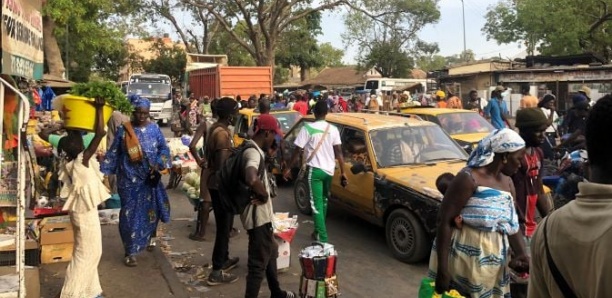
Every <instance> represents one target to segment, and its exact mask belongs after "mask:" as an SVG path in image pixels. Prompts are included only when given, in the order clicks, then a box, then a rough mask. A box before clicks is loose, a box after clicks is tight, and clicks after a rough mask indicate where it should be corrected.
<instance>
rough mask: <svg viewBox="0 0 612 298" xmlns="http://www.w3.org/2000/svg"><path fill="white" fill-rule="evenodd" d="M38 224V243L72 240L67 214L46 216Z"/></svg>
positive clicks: (69, 241) (57, 242)
mask: <svg viewBox="0 0 612 298" xmlns="http://www.w3.org/2000/svg"><path fill="white" fill-rule="evenodd" d="M40 226H41V228H40V245H49V244H60V243H72V242H74V231H73V230H72V223H70V217H69V216H54V217H47V218H45V219H43V220H42V221H41V222H40Z"/></svg>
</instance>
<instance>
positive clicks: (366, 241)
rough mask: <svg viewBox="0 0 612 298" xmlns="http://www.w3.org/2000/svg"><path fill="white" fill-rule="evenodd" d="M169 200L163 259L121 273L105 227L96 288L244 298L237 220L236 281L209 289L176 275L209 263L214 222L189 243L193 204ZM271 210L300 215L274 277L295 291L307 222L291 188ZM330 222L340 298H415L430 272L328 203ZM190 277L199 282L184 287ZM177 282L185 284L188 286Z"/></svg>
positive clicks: (50, 268) (158, 295)
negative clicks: (284, 265)
mask: <svg viewBox="0 0 612 298" xmlns="http://www.w3.org/2000/svg"><path fill="white" fill-rule="evenodd" d="M162 131H164V134H165V135H166V137H171V133H170V131H169V129H168V128H166V127H164V128H162ZM166 179H167V176H166ZM168 195H169V196H170V203H171V206H172V221H171V222H170V223H169V224H165V225H163V226H162V230H163V231H164V236H162V237H161V238H162V239H168V240H162V241H164V242H167V244H168V245H169V249H168V251H167V252H166V254H165V255H164V254H162V253H161V251H162V250H165V249H164V248H161V249H160V248H159V247H158V248H156V250H155V251H154V252H152V253H146V252H145V253H143V255H142V257H141V258H140V259H139V266H138V267H134V268H126V267H125V266H124V265H123V263H122V262H121V258H120V256H121V253H122V244H121V240H120V238H119V236H118V231H117V225H104V226H103V227H102V232H103V241H102V243H103V254H102V260H101V261H100V268H99V271H100V282H101V283H102V284H104V285H108V286H106V287H105V288H104V294H105V297H107V298H122V297H155V298H166V297H202V298H204V297H241V296H242V295H243V294H244V293H243V292H244V285H245V280H246V279H245V276H246V273H247V266H246V259H247V257H246V256H247V243H248V237H247V235H246V233H245V231H244V229H243V228H242V224H241V223H240V220H239V218H238V217H236V218H235V220H234V225H235V227H236V228H239V229H240V230H241V232H240V234H238V236H236V237H234V238H232V239H231V240H230V255H232V256H237V257H240V263H239V265H238V267H237V268H235V269H234V270H232V272H233V273H235V274H237V275H238V276H239V277H240V279H239V280H238V281H237V282H236V283H233V284H229V285H222V286H216V287H208V286H207V285H206V283H205V281H206V280H205V278H202V277H200V278H199V279H198V278H197V274H193V275H192V274H188V273H182V272H181V271H182V270H183V269H186V268H190V267H192V266H206V265H208V264H210V258H211V252H212V247H213V244H214V232H215V224H214V219H213V218H212V217H211V218H210V219H209V222H208V230H207V235H210V236H209V237H210V239H207V241H205V242H195V241H192V240H189V238H188V236H189V233H190V232H192V231H193V229H194V224H195V222H194V221H193V218H194V215H195V213H194V212H193V206H192V205H191V204H190V203H189V201H188V200H187V198H186V197H185V195H184V194H183V193H182V192H181V191H180V190H179V189H174V190H169V191H168ZM274 209H275V211H276V212H289V213H290V214H291V215H295V214H297V215H298V219H299V224H300V226H299V228H298V230H297V234H296V236H295V238H294V240H293V242H292V243H291V266H290V268H289V270H288V271H286V272H283V273H280V274H279V279H280V282H281V285H282V286H283V287H285V288H287V289H289V290H294V291H297V290H298V287H299V283H300V265H299V262H298V257H297V255H298V254H299V251H300V249H301V248H302V247H304V246H307V245H308V244H310V242H311V240H310V233H311V232H312V229H313V223H312V219H311V217H310V216H305V215H302V214H298V210H297V208H296V207H295V202H294V201H293V187H292V186H291V185H287V184H286V185H281V186H280V189H279V197H278V198H277V199H275V201H274ZM327 223H328V229H329V234H330V239H331V240H330V241H332V243H333V244H334V245H335V246H336V248H337V249H338V252H339V259H338V271H340V272H342V276H341V277H339V278H340V280H339V284H340V289H341V293H342V296H344V297H355V298H359V297H393V296H396V295H397V294H398V293H402V296H404V297H416V295H417V293H418V289H419V283H420V281H421V277H422V276H424V275H425V274H426V272H427V263H426V262H422V264H419V265H409V264H405V263H402V262H400V261H398V260H396V259H395V258H393V256H392V255H391V253H390V251H389V249H388V248H387V244H386V242H385V236H384V229H383V228H380V227H377V226H374V225H372V224H370V223H368V222H365V221H363V220H361V219H359V218H357V217H355V216H352V215H348V214H345V213H343V211H342V210H338V208H334V206H333V205H332V206H331V208H330V210H329V213H328V217H327ZM65 267H66V264H65V263H57V264H51V265H47V266H45V269H44V270H43V272H42V273H41V274H42V276H41V284H42V285H43V287H41V288H42V289H44V292H42V293H41V294H42V297H44V298H49V297H51V298H52V297H53V295H55V293H57V291H58V290H59V289H60V288H61V285H62V282H63V278H64V277H63V275H64V272H65ZM194 269H196V268H194ZM194 271H197V269H196V270H194ZM204 272H206V270H204ZM194 276H195V279H196V280H195V281H189V279H192V278H194ZM181 280H187V282H188V284H187V283H184V282H182V281H181ZM267 291H268V290H267V287H266V286H262V294H261V295H260V296H261V297H267V296H268V295H269V294H268V292H267ZM173 293H174V294H173Z"/></svg>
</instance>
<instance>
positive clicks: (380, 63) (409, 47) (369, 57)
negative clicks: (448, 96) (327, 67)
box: [342, 0, 440, 77]
mask: <svg viewBox="0 0 612 298" xmlns="http://www.w3.org/2000/svg"><path fill="white" fill-rule="evenodd" d="M351 7H352V10H350V11H349V13H348V14H346V15H345V19H344V24H345V28H346V30H345V33H344V34H343V36H342V37H343V40H344V41H345V42H346V43H349V44H353V45H355V46H357V48H358V49H359V54H358V56H359V58H358V60H359V61H360V64H361V65H363V66H365V67H368V66H373V67H375V68H376V69H377V70H378V71H379V72H380V73H381V74H382V75H383V76H396V77H397V76H400V77H401V76H405V75H406V74H408V71H409V70H410V69H411V68H412V67H413V65H414V63H413V60H414V58H413V57H417V56H418V51H419V49H418V44H419V39H418V38H417V33H418V32H419V31H420V30H421V29H422V28H423V27H424V26H425V25H427V24H430V23H435V22H437V20H438V19H439V18H440V11H439V10H438V7H437V0H420V1H412V0H358V1H354V2H353V5H352V6H351ZM390 61H394V62H397V63H400V64H394V63H389V62H390Z"/></svg>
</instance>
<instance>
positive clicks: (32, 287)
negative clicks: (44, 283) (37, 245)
mask: <svg viewBox="0 0 612 298" xmlns="http://www.w3.org/2000/svg"><path fill="white" fill-rule="evenodd" d="M7 274H16V270H15V267H14V266H9V267H0V275H7ZM25 288H26V295H25V297H26V298H40V274H39V269H38V267H29V266H26V267H25Z"/></svg>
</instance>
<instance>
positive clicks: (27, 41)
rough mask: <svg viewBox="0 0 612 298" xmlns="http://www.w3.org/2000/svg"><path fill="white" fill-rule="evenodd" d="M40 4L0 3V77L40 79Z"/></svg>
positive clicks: (38, 0) (37, 1)
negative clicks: (0, 10) (0, 8)
mask: <svg viewBox="0 0 612 298" xmlns="http://www.w3.org/2000/svg"><path fill="white" fill-rule="evenodd" d="M43 62H44V52H43V30H42V15H41V0H2V73H3V74H9V75H14V76H20V77H25V78H28V79H36V80H40V79H42V75H43Z"/></svg>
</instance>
